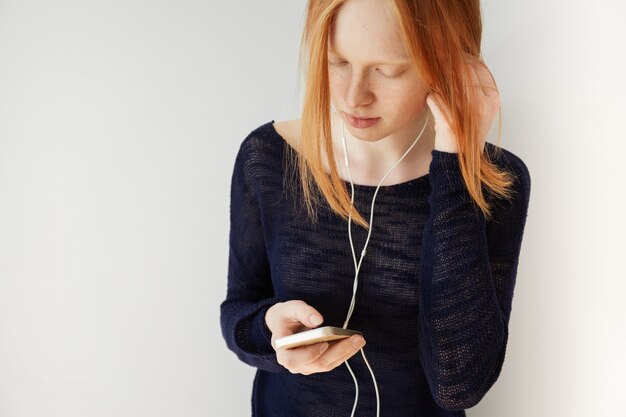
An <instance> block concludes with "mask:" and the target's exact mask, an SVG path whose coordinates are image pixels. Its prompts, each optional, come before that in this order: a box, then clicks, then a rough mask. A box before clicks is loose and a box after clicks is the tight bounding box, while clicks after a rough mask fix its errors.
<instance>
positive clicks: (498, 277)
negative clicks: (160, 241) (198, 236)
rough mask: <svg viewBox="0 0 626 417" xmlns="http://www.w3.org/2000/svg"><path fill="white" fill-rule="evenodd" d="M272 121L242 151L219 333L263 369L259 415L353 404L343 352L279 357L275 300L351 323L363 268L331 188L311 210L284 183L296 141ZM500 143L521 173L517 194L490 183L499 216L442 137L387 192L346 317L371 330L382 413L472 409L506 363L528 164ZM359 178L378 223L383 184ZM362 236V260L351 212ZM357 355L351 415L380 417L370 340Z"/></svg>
mask: <svg viewBox="0 0 626 417" xmlns="http://www.w3.org/2000/svg"><path fill="white" fill-rule="evenodd" d="M273 122H274V120H272V121H271V122H268V123H265V124H263V125H261V126H259V127H257V128H256V129H254V130H253V131H251V132H250V133H249V134H248V136H247V137H246V138H245V139H244V140H243V141H242V143H241V145H240V148H239V151H238V154H237V156H236V159H235V163H234V169H233V172H232V177H231V191H230V198H231V201H230V234H229V257H228V284H227V293H226V298H225V299H224V301H223V302H222V303H221V305H220V322H221V329H222V334H223V337H224V339H225V341H226V345H227V346H228V348H229V349H230V350H231V351H232V352H234V353H235V354H236V356H237V357H238V358H239V359H240V360H241V361H243V362H244V363H246V364H248V365H250V366H252V367H254V368H256V375H255V378H254V381H253V383H252V399H251V407H252V415H253V416H254V417H283V416H285V417H308V416H311V417H313V416H315V417H319V416H324V417H330V416H337V417H350V414H351V412H352V407H353V405H354V401H355V395H356V392H355V386H354V381H353V379H352V376H351V375H350V372H349V371H348V368H347V366H346V365H345V363H344V364H341V365H339V366H338V367H336V368H335V369H333V370H332V371H329V372H321V373H315V374H311V375H303V374H292V373H291V372H290V371H289V370H287V369H286V368H285V367H284V366H282V365H281V364H279V363H278V362H277V360H276V352H275V350H274V349H273V347H272V345H271V335H272V334H271V332H270V330H269V328H268V327H267V325H266V323H265V313H266V312H267V310H268V308H270V307H271V306H272V305H274V304H275V303H277V302H283V301H288V300H303V301H305V302H306V303H307V304H309V305H311V306H313V307H314V308H316V309H317V310H318V311H319V312H320V313H321V314H322V315H323V317H324V322H323V323H322V326H326V325H330V326H336V327H343V323H344V321H345V319H346V316H347V313H348V309H349V307H350V301H351V299H352V293H353V285H354V277H355V264H354V259H353V256H352V249H351V247H350V241H349V237H348V221H347V220H344V219H341V218H340V217H339V216H338V215H336V214H335V213H334V212H332V211H331V210H330V208H329V206H327V205H326V204H325V201H324V205H323V206H322V207H320V209H318V216H317V222H314V221H313V219H311V218H310V217H309V216H308V214H307V210H306V207H305V206H304V200H303V197H302V193H301V188H300V186H299V177H297V175H296V178H295V183H296V184H298V187H296V190H295V191H289V189H287V188H284V179H285V176H286V175H288V174H289V173H287V172H286V171H285V158H287V157H288V156H289V153H288V152H287V147H291V145H290V144H288V143H287V142H286V141H285V139H284V138H283V137H281V136H280V135H279V134H278V132H277V131H276V129H275V128H274V126H273ZM495 147H496V145H493V144H491V143H489V142H486V144H485V150H484V152H489V155H490V157H491V160H492V161H493V162H494V163H496V164H497V166H499V167H501V168H503V169H506V170H507V171H509V172H511V173H512V174H513V177H514V179H515V181H514V184H513V187H512V189H513V198H512V199H511V200H506V199H498V198H496V197H494V196H493V195H492V194H489V193H486V194H485V195H486V197H487V200H488V201H489V202H490V203H491V205H492V208H493V213H494V217H493V219H492V220H490V221H487V220H486V218H485V217H484V215H483V213H482V212H481V211H480V210H479V209H478V208H477V206H475V205H474V204H473V202H472V199H471V197H470V195H469V193H468V192H467V189H466V186H465V183H464V182H463V178H462V175H461V170H460V163H459V161H458V154H456V153H449V152H443V151H438V150H434V149H433V150H432V160H431V163H430V166H429V173H428V174H426V175H424V176H421V177H419V178H414V179H411V180H409V181H405V182H402V183H398V184H394V185H387V186H381V187H380V189H379V191H378V194H377V196H376V201H375V206H374V218H373V227H372V234H371V237H370V241H369V243H368V247H367V252H366V254H365V257H364V259H363V262H362V264H361V268H360V271H359V277H358V290H357V293H356V302H355V308H354V311H353V314H352V316H351V319H350V322H349V325H348V328H349V329H352V330H358V331H361V332H362V333H363V336H364V337H365V340H366V341H367V344H366V345H365V347H364V348H363V350H364V352H365V356H366V358H367V361H368V362H369V364H370V366H371V367H372V370H373V372H374V375H375V377H376V381H377V384H378V389H379V394H380V407H381V410H380V415H381V416H384V417H407V416H420V417H431V416H432V417H434V416H450V417H452V416H455V417H459V416H465V415H466V414H465V411H464V410H465V409H468V408H471V407H473V406H475V405H476V404H478V403H479V402H480V401H481V399H482V398H483V397H484V396H485V394H486V393H487V392H488V391H489V389H490V388H491V387H492V386H493V384H494V383H495V382H496V380H497V379H498V376H499V375H500V372H501V370H502V365H503V362H504V358H505V351H506V346H507V340H508V325H509V318H510V315H511V304H512V299H513V291H514V287H515V280H516V274H517V266H518V260H519V256H520V249H521V244H522V236H523V232H524V227H525V223H526V217H527V211H528V203H529V195H530V174H529V171H528V169H527V167H526V165H525V164H524V162H523V161H522V160H521V159H520V158H519V157H518V156H516V155H514V154H513V153H512V152H510V151H508V150H506V149H504V148H501V149H502V153H501V155H500V156H499V157H497V158H496V157H495V156H493V155H494V154H493V151H494V149H495ZM292 150H293V148H292ZM296 174H297V172H296ZM344 182H345V184H346V187H347V190H348V193H351V188H350V183H349V182H348V181H344ZM354 187H355V195H354V204H355V207H356V208H357V210H359V212H360V213H361V214H362V215H363V216H364V218H365V219H366V220H367V221H368V222H369V220H370V209H371V202H372V197H373V196H374V192H375V190H376V186H374V185H362V184H361V185H359V184H355V186H354ZM318 192H319V191H318ZM319 195H321V193H320V194H319ZM352 239H353V242H354V249H355V253H356V257H357V261H358V260H359V259H360V254H361V250H362V249H363V245H364V244H365V241H366V239H367V230H365V229H363V228H362V227H361V226H358V225H356V224H355V223H354V222H352ZM348 363H349V364H350V367H351V368H352V370H353V372H354V374H355V376H356V378H357V381H358V383H359V396H358V406H357V409H356V412H355V416H359V417H369V416H376V393H375V390H374V383H373V380H372V377H371V374H370V372H369V370H368V368H367V366H366V364H365V361H364V360H363V357H362V355H361V354H360V352H357V353H356V354H355V355H354V356H352V357H351V358H350V359H349V360H348Z"/></svg>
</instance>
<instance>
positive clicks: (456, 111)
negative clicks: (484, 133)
mask: <svg viewBox="0 0 626 417" xmlns="http://www.w3.org/2000/svg"><path fill="white" fill-rule="evenodd" d="M346 1H347V0H309V1H308V4H307V8H306V18H305V25H304V31H303V33H302V39H301V49H300V67H301V68H302V67H303V66H304V67H305V68H306V72H305V74H304V75H305V76H304V78H305V96H304V102H303V108H302V114H301V131H300V138H299V142H298V144H297V152H290V157H289V158H288V162H289V163H290V161H297V165H298V170H299V173H300V179H301V185H302V190H303V196H304V199H305V204H306V207H307V211H308V213H309V215H310V216H311V217H312V218H314V219H315V218H316V211H315V208H316V207H315V206H316V205H317V204H319V195H318V194H317V193H314V192H313V189H314V187H317V189H318V190H319V192H320V193H321V196H323V197H324V198H325V200H326V202H327V203H328V205H329V207H330V208H331V209H332V210H333V211H334V212H335V213H337V214H338V215H339V216H341V217H342V218H344V219H346V220H347V218H348V215H349V213H351V216H352V220H353V221H354V222H355V223H357V224H359V225H361V226H363V227H364V228H366V229H368V228H369V224H368V223H367V221H366V220H365V219H364V218H363V216H362V215H361V214H360V213H359V212H358V211H357V210H356V209H355V208H354V207H352V208H351V204H350V196H349V194H348V190H347V187H346V185H345V183H344V182H343V180H342V179H341V177H340V176H339V175H338V172H337V169H336V166H335V164H334V163H331V162H330V161H334V160H335V154H334V150H333V142H332V136H331V123H330V117H331V116H330V87H329V77H328V60H327V59H328V58H327V45H328V43H327V42H328V36H329V35H330V31H331V27H332V25H333V23H334V20H335V16H336V15H337V12H338V11H339V9H340V8H341V6H342V5H343V4H344V3H345V2H346ZM387 1H389V2H390V4H391V5H392V9H393V12H394V15H395V17H396V18H397V21H398V23H399V28H400V32H401V35H402V39H403V41H404V43H405V45H406V47H407V51H408V53H409V55H410V57H411V59H412V62H413V64H414V65H415V66H416V68H417V70H418V71H420V72H421V74H422V76H423V78H424V79H425V80H426V82H427V83H428V85H429V87H430V89H431V91H432V92H433V93H436V94H438V96H439V97H440V99H441V101H442V103H441V104H442V105H444V106H446V107H447V109H448V114H447V116H448V120H449V123H450V127H451V128H452V130H453V132H454V134H455V136H456V138H457V140H458V142H457V148H458V158H459V163H460V168H461V172H462V174H463V179H464V182H465V184H466V185H467V189H468V192H469V194H470V195H471V197H472V199H473V201H474V202H475V204H476V206H477V207H478V208H479V209H480V210H482V212H483V214H484V215H485V217H486V218H489V217H490V216H491V207H490V205H489V203H488V202H487V200H486V198H485V195H484V193H483V188H482V185H483V184H484V186H485V187H487V188H488V189H490V190H491V191H492V192H493V193H494V194H495V195H498V196H501V197H505V198H510V197H511V191H510V188H509V187H510V186H511V184H512V178H511V176H510V174H509V173H508V172H506V171H501V170H499V168H498V167H497V166H496V165H494V164H493V163H492V162H491V161H490V160H489V157H488V154H487V153H484V152H481V151H482V142H481V139H482V138H480V137H478V136H479V131H478V129H479V126H478V121H479V115H478V112H477V109H476V108H474V107H473V106H471V105H470V103H469V101H468V96H467V95H466V94H467V93H466V88H467V87H466V86H465V85H464V80H465V79H471V78H469V72H468V71H469V69H470V68H469V67H468V64H467V62H466V56H467V55H471V56H473V57H476V58H478V59H480V60H481V61H482V58H481V57H480V44H481V35H482V21H481V10H480V1H479V0H463V1H458V0H419V1H418V0H387ZM303 58H306V59H304V60H303ZM492 78H493V77H492ZM494 83H495V80H494ZM498 115H499V123H498V143H499V142H500V133H501V127H502V116H501V111H499V112H498ZM322 147H323V148H322ZM288 149H291V148H289V147H288ZM322 149H324V151H325V153H326V155H327V156H328V158H329V159H330V161H329V163H328V166H329V169H330V173H326V170H325V165H324V161H323V159H322ZM496 150H497V151H501V149H500V148H499V147H498V146H496Z"/></svg>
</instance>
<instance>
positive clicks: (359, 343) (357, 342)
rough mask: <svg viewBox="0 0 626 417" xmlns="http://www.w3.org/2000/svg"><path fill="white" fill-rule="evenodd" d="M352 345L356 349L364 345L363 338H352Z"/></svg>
mask: <svg viewBox="0 0 626 417" xmlns="http://www.w3.org/2000/svg"><path fill="white" fill-rule="evenodd" d="M352 346H354V347H355V348H357V349H358V348H361V347H363V346H365V339H363V338H362V337H361V336H357V337H355V338H354V339H352Z"/></svg>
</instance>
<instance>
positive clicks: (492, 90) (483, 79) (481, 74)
mask: <svg viewBox="0 0 626 417" xmlns="http://www.w3.org/2000/svg"><path fill="white" fill-rule="evenodd" d="M476 74H477V75H478V79H479V80H480V85H481V86H482V87H483V91H484V92H485V95H486V96H488V97H493V96H497V95H499V93H498V86H497V85H496V80H495V78H494V77H493V74H492V73H491V70H490V69H489V68H488V67H487V66H486V65H484V64H482V65H480V66H479V67H478V68H477V69H476Z"/></svg>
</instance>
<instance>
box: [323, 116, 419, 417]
mask: <svg viewBox="0 0 626 417" xmlns="http://www.w3.org/2000/svg"><path fill="white" fill-rule="evenodd" d="M332 109H333V111H335V112H336V110H335V108H334V106H332ZM427 111H428V110H427ZM428 117H429V116H428V113H426V121H425V122H424V126H423V127H422V130H421V131H420V133H419V135H418V136H417V138H416V139H415V141H413V143H412V144H411V146H409V149H407V150H406V152H405V153H404V154H403V155H402V156H401V157H400V159H398V161H396V163H395V164H393V165H392V166H391V168H389V170H388V171H387V173H386V174H385V175H384V176H383V177H382V178H381V180H380V182H379V183H378V186H377V187H376V191H375V192H374V197H373V198H372V208H371V211H370V221H369V226H370V227H369V231H368V233H367V239H366V241H365V245H364V246H363V250H362V251H361V258H360V260H359V262H358V263H357V261H356V254H355V252H354V244H353V242H352V228H351V223H352V214H351V213H349V215H348V236H349V238H350V247H351V248H352V258H353V260H354V268H355V270H356V271H355V275H354V286H353V290H352V301H351V302H350V309H349V310H348V315H347V316H346V321H345V322H344V324H343V328H344V329H347V328H348V322H349V321H350V317H351V316H352V312H353V311H354V304H355V297H356V290H357V286H358V282H359V279H358V277H359V270H360V268H361V262H362V261H363V257H364V256H365V253H366V248H367V244H368V243H369V240H370V235H371V234H372V225H373V220H374V202H375V200H376V194H378V189H379V188H380V186H381V184H382V183H383V181H384V180H385V178H387V175H389V173H390V172H391V170H393V169H394V168H395V167H396V165H398V164H399V163H400V161H402V160H403V159H404V157H405V156H406V155H407V154H408V153H409V152H410V151H411V149H413V147H414V146H415V144H416V143H417V141H418V140H419V138H420V137H421V136H422V133H424V129H425V128H426V124H427V123H428ZM344 127H345V122H344V121H343V118H342V119H341V137H342V139H343V150H344V155H345V158H344V162H345V165H346V168H347V170H348V177H349V178H350V186H351V189H352V193H351V201H350V205H351V206H352V205H354V183H353V182H352V174H351V173H350V163H349V161H348V147H347V145H346V136H345V133H344ZM361 355H362V356H363V360H364V361H365V364H366V365H367V368H368V369H369V371H370V374H371V375H372V380H373V381H374V388H375V390H376V417H380V396H379V394H378V385H377V384H376V377H375V376H374V372H373V371H372V368H371V367H370V364H369V363H368V362H367V358H366V357H365V352H364V351H363V348H361ZM344 363H345V364H346V366H347V367H348V371H350V375H352V379H353V380H354V387H355V389H356V396H355V398H354V406H353V407H352V414H351V417H354V412H355V411H356V405H357V403H358V400H359V384H358V382H357V380H356V377H355V376H354V373H353V372H352V369H351V368H350V365H349V364H348V361H347V360H346V361H345V362H344Z"/></svg>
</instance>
